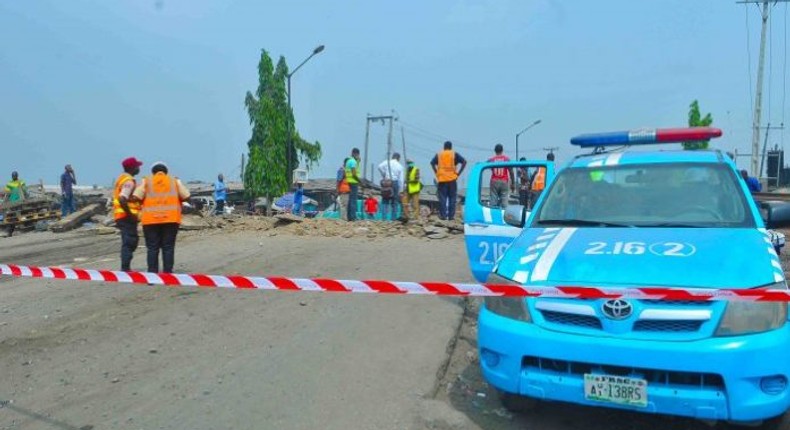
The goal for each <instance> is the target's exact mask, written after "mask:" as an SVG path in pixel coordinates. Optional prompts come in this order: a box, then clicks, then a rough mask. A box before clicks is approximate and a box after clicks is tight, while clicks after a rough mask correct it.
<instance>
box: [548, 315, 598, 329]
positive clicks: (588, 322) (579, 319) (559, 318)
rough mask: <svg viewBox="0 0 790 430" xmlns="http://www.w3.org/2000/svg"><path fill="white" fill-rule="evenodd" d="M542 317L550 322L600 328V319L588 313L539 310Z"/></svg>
mask: <svg viewBox="0 0 790 430" xmlns="http://www.w3.org/2000/svg"><path fill="white" fill-rule="evenodd" d="M541 314H543V319H544V320H546V322H548V323H552V324H564V325H572V326H576V327H585V328H591V329H595V330H601V329H602V328H603V327H602V326H601V321H600V320H599V319H598V318H597V317H593V316H589V315H576V314H568V313H565V312H554V311H541Z"/></svg>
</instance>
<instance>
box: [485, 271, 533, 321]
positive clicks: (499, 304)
mask: <svg viewBox="0 0 790 430" xmlns="http://www.w3.org/2000/svg"><path fill="white" fill-rule="evenodd" d="M486 284H493V285H521V284H519V283H518V282H514V281H511V280H510V279H506V278H503V277H501V276H499V275H497V274H496V273H492V274H490V275H489V276H488V280H487V281H486ZM485 306H486V309H488V310H489V311H491V312H493V313H495V314H497V315H500V316H503V317H506V318H511V319H514V320H518V321H524V322H532V317H530V315H529V310H528V309H527V303H526V301H525V300H524V298H523V297H486V298H485Z"/></svg>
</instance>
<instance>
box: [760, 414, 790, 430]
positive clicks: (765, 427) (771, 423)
mask: <svg viewBox="0 0 790 430" xmlns="http://www.w3.org/2000/svg"><path fill="white" fill-rule="evenodd" d="M759 428H760V430H790V413H784V414H782V415H779V416H778V417H774V418H771V419H769V420H765V421H763V424H762V425H761V426H760V427H759Z"/></svg>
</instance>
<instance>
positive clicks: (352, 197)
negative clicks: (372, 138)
mask: <svg viewBox="0 0 790 430" xmlns="http://www.w3.org/2000/svg"><path fill="white" fill-rule="evenodd" d="M359 159H360V157H359V148H354V149H352V150H351V157H350V158H347V159H346V165H345V170H346V182H347V183H348V188H349V193H348V215H347V216H348V220H349V221H356V220H357V201H358V200H359V183H360V182H361V181H360V179H359Z"/></svg>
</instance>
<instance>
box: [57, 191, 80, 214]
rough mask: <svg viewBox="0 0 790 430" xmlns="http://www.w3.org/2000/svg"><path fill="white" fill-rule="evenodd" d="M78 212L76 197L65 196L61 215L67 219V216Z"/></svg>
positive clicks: (61, 204) (61, 205) (62, 201)
mask: <svg viewBox="0 0 790 430" xmlns="http://www.w3.org/2000/svg"><path fill="white" fill-rule="evenodd" d="M76 210H77V209H76V207H75V206H74V195H70V196H69V195H66V194H64V195H63V196H62V200H61V202H60V215H61V216H62V217H64V218H65V217H66V216H67V215H71V214H73V213H74V212H75V211H76Z"/></svg>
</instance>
